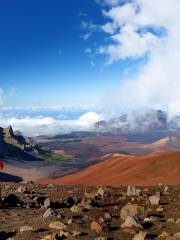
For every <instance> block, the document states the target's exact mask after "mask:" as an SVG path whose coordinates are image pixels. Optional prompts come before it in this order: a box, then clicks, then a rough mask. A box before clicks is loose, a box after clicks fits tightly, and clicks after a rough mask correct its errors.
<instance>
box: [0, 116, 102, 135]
mask: <svg viewBox="0 0 180 240" xmlns="http://www.w3.org/2000/svg"><path fill="white" fill-rule="evenodd" d="M99 120H101V116H100V115H98V114H97V113H96V112H87V113H85V114H83V115H81V116H80V117H79V118H77V119H75V120H60V119H55V118H53V117H33V118H32V117H25V118H17V117H7V118H5V117H2V116H1V118H0V126H3V127H7V126H8V125H12V126H13V128H14V129H15V130H20V131H21V132H22V133H23V134H24V135H26V136H33V137H34V136H39V135H56V134H60V133H62V134H63V133H66V132H71V131H90V130H93V126H94V123H95V122H97V121H99Z"/></svg>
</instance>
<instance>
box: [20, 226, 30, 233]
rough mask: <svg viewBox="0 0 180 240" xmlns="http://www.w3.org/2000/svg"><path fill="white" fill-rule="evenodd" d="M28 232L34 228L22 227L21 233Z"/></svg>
mask: <svg viewBox="0 0 180 240" xmlns="http://www.w3.org/2000/svg"><path fill="white" fill-rule="evenodd" d="M27 231H33V227H32V226H22V227H20V232H27Z"/></svg>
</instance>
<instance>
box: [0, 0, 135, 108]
mask: <svg viewBox="0 0 180 240" xmlns="http://www.w3.org/2000/svg"><path fill="white" fill-rule="evenodd" d="M101 11H102V6H101V5H99V4H97V3H96V2H95V1H94V0H86V1H84V0H76V1H67V0H61V1H59V0H54V1H50V0H38V1H37V0H31V1H24V0H16V1H14V0H7V1H1V3H0V29H1V34H0V87H1V88H2V90H3V92H4V105H8V106H32V105H35V106H36V105H47V106H48V105H58V104H59V105H61V104H62V105H77V106H80V105H89V106H90V105H98V104H99V102H101V99H102V98H103V96H104V95H105V94H106V93H107V92H108V91H109V90H110V89H113V88H116V86H117V85H118V84H119V82H120V80H121V79H122V78H123V73H124V70H125V69H126V68H129V67H130V66H131V64H132V62H129V61H122V62H121V63H119V62H118V63H115V64H113V65H110V66H106V65H105V57H104V56H100V55H95V56H94V55H93V56H88V54H87V53H85V51H87V50H85V49H88V48H91V49H93V50H94V52H95V49H96V46H98V45H100V44H103V43H105V42H106V41H107V39H106V35H105V33H103V32H102V31H94V32H93V34H92V36H91V37H89V38H88V39H87V40H84V36H85V35H86V34H88V32H89V29H88V27H87V29H85V28H84V27H83V23H88V24H90V23H93V24H97V25H98V24H103V23H105V19H104V17H103V16H102V12H101ZM134 66H135V65H134ZM132 68H133V66H132Z"/></svg>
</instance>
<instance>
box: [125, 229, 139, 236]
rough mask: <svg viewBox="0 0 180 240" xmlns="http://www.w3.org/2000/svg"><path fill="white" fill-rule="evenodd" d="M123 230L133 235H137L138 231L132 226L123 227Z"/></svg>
mask: <svg viewBox="0 0 180 240" xmlns="http://www.w3.org/2000/svg"><path fill="white" fill-rule="evenodd" d="M123 231H124V232H127V233H129V234H131V235H135V234H136V233H137V231H135V230H134V229H132V228H123Z"/></svg>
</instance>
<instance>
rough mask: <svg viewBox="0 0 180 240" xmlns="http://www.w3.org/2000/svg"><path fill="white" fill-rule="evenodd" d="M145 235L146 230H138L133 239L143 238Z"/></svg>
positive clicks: (141, 239)
mask: <svg viewBox="0 0 180 240" xmlns="http://www.w3.org/2000/svg"><path fill="white" fill-rule="evenodd" d="M146 235H147V233H146V232H139V233H138V234H136V235H135V236H134V237H133V240H144V239H145V237H146Z"/></svg>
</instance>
